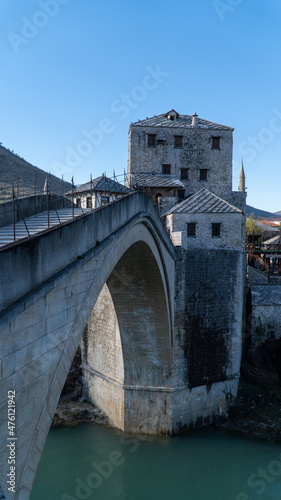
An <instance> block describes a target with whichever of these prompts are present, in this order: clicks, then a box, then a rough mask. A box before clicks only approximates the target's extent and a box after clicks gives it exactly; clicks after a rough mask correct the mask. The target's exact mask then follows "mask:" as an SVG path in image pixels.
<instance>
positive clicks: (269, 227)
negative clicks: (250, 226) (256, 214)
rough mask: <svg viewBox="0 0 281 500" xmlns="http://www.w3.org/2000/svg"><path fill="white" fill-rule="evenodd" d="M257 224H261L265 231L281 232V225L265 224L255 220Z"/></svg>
mask: <svg viewBox="0 0 281 500" xmlns="http://www.w3.org/2000/svg"><path fill="white" fill-rule="evenodd" d="M255 224H256V225H257V226H259V227H260V228H261V229H262V230H263V231H264V232H265V233H276V232H279V227H276V226H275V227H274V226H268V225H267V224H263V222H260V221H258V220H255Z"/></svg>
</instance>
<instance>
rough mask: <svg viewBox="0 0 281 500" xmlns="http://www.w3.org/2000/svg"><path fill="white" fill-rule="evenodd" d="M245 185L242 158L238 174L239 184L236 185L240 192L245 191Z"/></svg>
mask: <svg viewBox="0 0 281 500" xmlns="http://www.w3.org/2000/svg"><path fill="white" fill-rule="evenodd" d="M245 190H246V187H245V172H244V165H243V160H242V163H241V170H240V174H239V186H238V191H241V192H242V193H245Z"/></svg>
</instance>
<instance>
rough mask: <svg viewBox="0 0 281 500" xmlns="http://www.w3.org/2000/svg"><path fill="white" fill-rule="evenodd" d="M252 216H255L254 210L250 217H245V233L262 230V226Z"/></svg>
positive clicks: (258, 232)
mask: <svg viewBox="0 0 281 500" xmlns="http://www.w3.org/2000/svg"><path fill="white" fill-rule="evenodd" d="M254 217H255V214H254V212H252V213H251V215H250V217H249V218H248V219H247V222H246V232H247V233H255V234H262V233H263V232H264V231H263V228H262V227H261V226H260V224H259V223H258V222H257V221H256V220H255V218H254Z"/></svg>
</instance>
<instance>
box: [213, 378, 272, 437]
mask: <svg viewBox="0 0 281 500" xmlns="http://www.w3.org/2000/svg"><path fill="white" fill-rule="evenodd" d="M216 425H217V426H219V427H223V428H224V429H228V430H230V431H233V432H237V433H239V434H243V435H246V436H248V437H250V438H254V439H262V440H266V441H274V442H281V386H280V385H279V384H273V383H272V384H260V385H254V384H249V383H247V382H245V381H243V380H242V381H241V382H240V388H239V393H238V397H237V399H236V401H235V404H233V405H230V408H229V416H228V418H227V419H226V418H224V419H223V418H221V419H218V421H217V422H216Z"/></svg>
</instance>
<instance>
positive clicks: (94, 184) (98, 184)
mask: <svg viewBox="0 0 281 500" xmlns="http://www.w3.org/2000/svg"><path fill="white" fill-rule="evenodd" d="M91 191H103V192H109V193H122V194H126V193H130V189H129V188H127V187H126V186H123V185H122V184H119V182H116V181H114V180H113V179H109V177H106V176H105V175H101V176H100V177H97V178H96V179H93V180H92V181H89V182H86V183H85V184H81V185H80V186H78V187H76V188H75V189H74V193H75V194H78V193H87V192H91ZM66 194H68V195H71V194H72V191H69V192H68V193H66Z"/></svg>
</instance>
